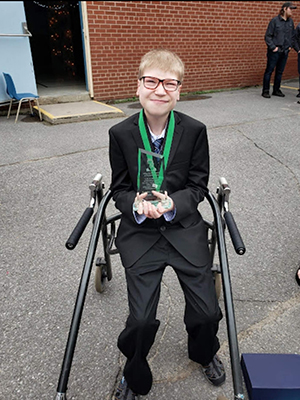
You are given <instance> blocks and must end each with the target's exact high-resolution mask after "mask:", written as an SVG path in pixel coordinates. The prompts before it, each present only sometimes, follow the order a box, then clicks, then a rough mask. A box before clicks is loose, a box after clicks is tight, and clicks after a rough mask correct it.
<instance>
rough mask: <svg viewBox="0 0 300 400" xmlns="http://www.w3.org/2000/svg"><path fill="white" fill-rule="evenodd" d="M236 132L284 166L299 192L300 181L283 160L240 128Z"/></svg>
mask: <svg viewBox="0 0 300 400" xmlns="http://www.w3.org/2000/svg"><path fill="white" fill-rule="evenodd" d="M237 132H239V133H240V134H241V135H242V136H244V138H246V139H247V140H249V141H250V142H251V143H252V144H253V145H254V146H255V147H256V148H257V149H259V150H261V151H262V152H263V153H265V154H266V155H267V156H269V157H270V158H272V159H273V160H275V161H277V162H278V163H279V164H281V165H282V166H283V167H284V168H286V169H287V170H288V171H289V172H290V173H291V175H292V177H293V179H294V180H295V181H296V185H297V188H298V191H299V192H300V182H299V180H298V178H297V176H296V174H295V173H294V171H293V170H292V169H291V168H290V167H289V166H288V165H286V164H284V162H282V161H281V160H280V159H279V158H277V157H275V156H274V155H273V154H271V153H269V152H268V151H267V150H265V149H264V148H263V147H261V146H259V145H258V144H257V143H256V142H255V141H254V140H253V139H251V138H250V137H249V136H247V135H246V134H245V133H244V132H242V131H241V130H239V129H237Z"/></svg>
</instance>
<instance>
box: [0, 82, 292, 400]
mask: <svg viewBox="0 0 300 400" xmlns="http://www.w3.org/2000/svg"><path fill="white" fill-rule="evenodd" d="M297 85H298V81H297V80H292V81H285V82H284V83H283V87H282V91H283V92H284V93H285V94H286V96H285V97H284V98H279V97H273V96H272V97H271V99H265V98H263V97H262V96H261V87H251V88H246V89H241V90H230V91H223V92H215V93H209V94H206V95H205V96H200V97H199V98H198V99H195V98H194V99H189V98H184V97H183V98H182V100H181V101H180V102H179V103H178V104H177V106H176V109H177V110H179V111H182V112H185V113H187V114H188V115H190V116H192V117H195V118H197V119H199V120H200V121H202V122H204V123H205V124H206V125H207V128H208V136H209V144H210V154H211V176H210V182H209V188H210V190H211V191H212V192H213V193H215V191H216V188H217V186H218V180H219V177H221V176H224V177H225V178H226V179H227V181H228V183H229V185H230V187H231V195H230V209H231V211H232V213H233V215H234V217H235V220H236V222H237V225H238V227H239V230H240V233H241V235H242V237H243V240H244V243H245V245H246V248H247V250H246V253H245V254H244V255H243V256H239V255H237V254H236V253H235V252H234V249H233V247H232V245H231V241H230V237H229V235H228V232H226V242H227V250H228V258H229V266H230V276H231V284H232V292H233V298H234V308H235V317H236V324H237V331H238V343H239V349H240V353H241V354H242V353H285V354H300V344H299V342H300V335H299V323H300V288H299V287H298V286H297V284H296V282H295V279H294V276H295V271H296V269H297V267H298V266H299V264H300V209H299V201H300V163H299V154H300V104H298V103H297V100H298V99H297V98H296V94H297V88H298V86H297ZM116 106H117V107H118V108H119V109H121V110H122V111H123V112H124V113H125V115H126V116H129V115H131V114H133V113H136V112H138V111H139V110H140V108H139V104H138V103H123V104H119V105H116ZM123 118H124V117H121V118H120V117H118V118H112V119H104V120H95V121H85V122H76V123H70V124H62V125H50V124H48V123H46V122H40V121H39V120H38V119H37V118H33V117H30V116H26V115H21V116H20V117H19V121H18V123H16V124H15V123H14V118H13V117H11V118H10V119H9V120H7V119H6V117H5V116H2V117H0V137H1V146H0V175H1V185H0V218H1V225H0V238H1V248H0V253H1V258H0V263H1V291H0V313H1V336H0V355H1V357H0V358H1V367H0V399H1V400H2V399H10V400H37V399H39V400H43V399H45V400H46V399H47V400H49V399H54V398H55V396H56V388H57V383H58V378H59V374H60V368H61V364H62V360H63V355H64V350H65V345H66V341H67V336H68V332H69V327H70V322H71V317H72V312H73V308H74V304H75V299H76V294H77V289H78V285H79V281H80V277H81V272H82V268H83V264H84V260H85V253H86V250H87V247H88V243H89V238H90V233H91V228H92V224H91V223H90V224H89V225H88V227H87V229H86V231H85V233H84V235H83V236H82V238H81V240H80V242H79V243H78V245H77V247H76V248H75V249H74V250H73V251H68V250H67V249H66V247H65V242H66V239H67V238H68V237H69V235H70V233H71V231H72V230H73V228H74V226H75V224H76V222H77V220H78V219H79V218H80V216H81V214H82V212H83V211H84V210H85V208H86V207H88V205H89V200H90V192H89V184H90V183H91V181H92V179H93V178H94V176H95V174H96V173H98V172H100V173H101V174H102V175H103V180H104V182H105V184H106V188H107V187H108V185H109V182H110V167H109V160H108V129H109V128H110V127H111V126H112V125H114V124H116V123H118V122H119V121H121V120H122V119H123ZM114 212H115V210H114V206H113V204H110V205H109V207H108V213H114ZM203 214H204V216H205V217H206V218H208V219H209V218H212V216H211V215H210V209H209V207H207V205H206V204H203ZM101 254H102V248H101V245H99V248H98V250H97V256H99V255H101ZM112 264H113V279H112V280H111V281H110V282H109V283H108V284H107V286H106V290H105V292H104V293H102V294H99V293H97V292H96V290H95V286H94V269H93V271H92V275H91V279H90V283H89V288H88V291H87V297H86V302H85V307H84V311H83V316H82V323H81V327H80V332H79V337H78V341H77V346H76V350H75V354H74V360H73V364H72V369H71V374H70V379H69V385H68V391H67V397H68V399H69V400H83V399H84V400H91V399H98V400H110V399H111V398H112V394H113V393H114V391H115V389H116V385H117V383H118V381H119V378H120V375H121V371H122V367H123V365H124V361H125V360H124V357H123V356H122V355H121V354H120V352H119V350H118V348H117V337H118V335H119V333H120V331H121V330H122V329H123V326H124V323H125V320H126V317H127V302H126V300H127V297H126V287H125V279H124V271H123V268H122V266H121V263H120V260H119V256H118V255H114V256H112ZM220 305H221V308H222V309H223V311H224V302H223V297H222V296H221V298H220ZM183 312H184V299H183V295H182V292H181V289H180V286H179V284H178V282H177V279H176V276H175V274H174V272H173V271H172V269H171V268H168V269H167V270H166V273H165V276H164V279H163V283H162V293H161V301H160V305H159V310H158V318H159V319H160V321H161V326H160V329H159V331H158V334H157V338H156V341H155V344H154V345H153V347H152V349H151V352H150V354H149V361H150V364H151V367H152V372H153V376H154V384H153V388H152V390H151V392H150V393H149V394H148V395H147V396H144V397H142V399H143V400H156V399H157V400H158V399H160V400H169V399H172V400H179V399H190V400H199V399H200V400H211V399H216V398H217V396H218V395H224V396H226V397H227V398H228V399H231V400H233V399H234V395H233V384H232V376H231V369H230V357H229V350H228V337H227V328H226V319H225V318H223V320H222V321H221V323H220V329H219V339H220V343H221V349H220V352H219V354H220V357H221V359H222V360H223V362H224V364H225V366H226V371H227V381H226V383H225V385H223V386H222V387H220V388H215V387H213V386H211V385H209V383H207V381H206V380H205V379H204V377H203V376H202V374H201V373H200V370H199V367H198V365H197V364H195V363H193V362H192V361H190V360H189V359H188V356H187V335H186V332H185V329H184V323H183ZM245 398H247V395H246V389H245Z"/></svg>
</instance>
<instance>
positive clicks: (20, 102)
mask: <svg viewBox="0 0 300 400" xmlns="http://www.w3.org/2000/svg"><path fill="white" fill-rule="evenodd" d="M22 100H23V99H21V100H20V101H19V107H18V111H17V116H16V120H15V123H16V122H17V121H18V117H19V112H20V108H21V104H22Z"/></svg>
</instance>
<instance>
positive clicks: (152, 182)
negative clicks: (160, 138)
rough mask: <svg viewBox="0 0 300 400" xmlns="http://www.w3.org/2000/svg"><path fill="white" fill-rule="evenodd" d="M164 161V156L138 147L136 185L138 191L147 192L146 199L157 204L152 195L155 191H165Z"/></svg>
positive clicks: (155, 198)
mask: <svg viewBox="0 0 300 400" xmlns="http://www.w3.org/2000/svg"><path fill="white" fill-rule="evenodd" d="M164 174H165V163H164V156H163V155H161V154H156V153H153V152H151V151H146V150H144V149H139V154H138V177H137V186H138V191H139V192H140V193H145V192H147V193H148V195H147V196H146V198H145V200H146V201H151V203H153V204H154V205H157V204H158V202H159V200H158V199H157V197H156V196H154V195H153V193H152V190H155V191H156V192H161V193H164V192H165V190H166V189H165V184H164Z"/></svg>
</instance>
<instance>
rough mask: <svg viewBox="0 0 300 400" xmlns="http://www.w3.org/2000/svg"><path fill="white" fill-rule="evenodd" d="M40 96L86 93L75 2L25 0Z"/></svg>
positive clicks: (77, 9) (77, 10)
mask: <svg viewBox="0 0 300 400" xmlns="http://www.w3.org/2000/svg"><path fill="white" fill-rule="evenodd" d="M24 9H25V14H26V19H27V26H28V29H29V31H30V32H31V34H32V37H30V45H31V52H32V59H33V66H34V72H35V78H36V83H37V89H38V93H39V95H40V96H41V95H46V96H47V95H50V96H54V95H55V94H57V95H63V94H71V93H74V92H76V91H77V92H85V93H86V84H85V68H84V53H83V45H82V28H81V20H80V11H79V2H78V1H55V2H53V1H24Z"/></svg>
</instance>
